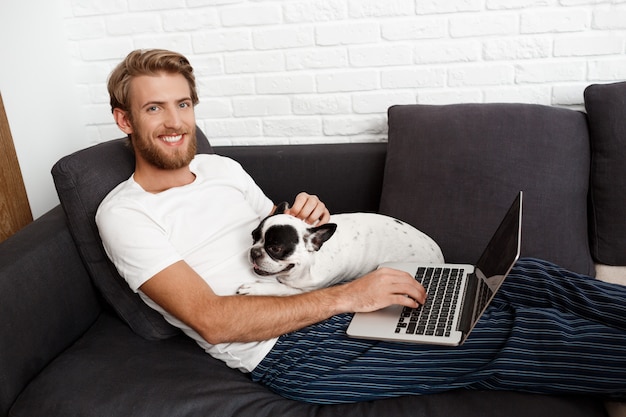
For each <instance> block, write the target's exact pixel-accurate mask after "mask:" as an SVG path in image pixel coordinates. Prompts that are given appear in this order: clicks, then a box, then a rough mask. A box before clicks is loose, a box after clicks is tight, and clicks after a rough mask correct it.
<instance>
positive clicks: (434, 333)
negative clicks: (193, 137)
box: [346, 191, 523, 346]
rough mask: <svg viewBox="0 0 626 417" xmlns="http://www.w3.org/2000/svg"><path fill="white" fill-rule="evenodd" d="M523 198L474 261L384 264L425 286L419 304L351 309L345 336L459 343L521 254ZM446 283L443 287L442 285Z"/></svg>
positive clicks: (468, 332)
mask: <svg viewBox="0 0 626 417" xmlns="http://www.w3.org/2000/svg"><path fill="white" fill-rule="evenodd" d="M522 199H523V193H522V191H520V192H519V194H518V195H517V197H516V198H515V200H514V201H513V204H512V205H511V207H510V208H509V210H508V212H507V213H506V215H505V216H504V219H503V220H502V222H501V223H500V226H498V229H497V230H496V232H495V234H494V235H493V237H492V238H491V240H490V241H489V244H488V245H487V247H486V248H485V250H484V251H483V253H482V255H481V256H480V258H479V260H478V262H477V263H476V265H470V264H416V263H394V262H390V263H385V264H383V265H381V267H383V266H385V267H390V268H395V269H399V270H402V271H406V272H408V273H409V274H411V275H413V276H415V279H417V280H419V281H420V282H421V283H422V285H423V286H424V287H425V288H426V292H427V294H428V296H427V299H426V303H425V304H424V305H422V306H420V307H418V308H408V307H404V306H400V305H392V306H389V307H387V308H384V309H382V310H378V311H374V312H370V313H356V314H355V315H354V317H353V318H352V321H351V322H350V325H349V326H348V329H347V330H346V332H347V334H348V336H351V337H356V338H365V339H378V340H393V341H401V342H415V343H431V344H437V345H447V346H458V345H460V344H462V343H463V342H464V341H465V340H466V339H467V337H468V335H469V334H470V332H471V331H472V329H473V328H474V326H475V325H476V323H477V322H478V319H479V318H480V316H481V315H482V314H483V312H484V311H485V309H486V308H487V306H488V305H489V303H490V302H491V300H492V299H493V297H494V295H495V294H496V292H497V291H498V289H499V288H500V286H501V285H502V283H503V282H504V280H505V278H506V276H507V275H508V273H509V272H510V271H511V268H512V267H513V265H514V264H515V262H516V261H517V259H518V258H519V256H520V251H521V236H522V235H521V233H522ZM444 284H445V285H444Z"/></svg>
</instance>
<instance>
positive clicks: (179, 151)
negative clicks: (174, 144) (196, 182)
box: [131, 126, 198, 170]
mask: <svg viewBox="0 0 626 417" xmlns="http://www.w3.org/2000/svg"><path fill="white" fill-rule="evenodd" d="M133 132H135V133H134V134H133V135H132V138H131V142H132V144H133V148H134V149H135V152H136V153H137V154H139V155H141V157H142V158H143V159H144V160H145V161H146V162H148V163H149V164H150V165H152V166H154V167H156V168H159V169H163V170H175V169H180V168H184V167H186V166H187V165H189V163H190V162H191V160H192V159H193V158H194V157H195V156H196V151H197V147H198V146H197V140H196V127H195V126H193V127H191V128H190V129H186V131H185V132H184V134H185V136H186V137H187V138H186V140H187V146H185V147H184V148H183V147H181V148H176V149H173V150H172V151H171V152H164V151H163V149H161V148H160V147H159V146H157V144H156V143H154V141H153V140H152V138H151V137H150V135H149V134H146V133H145V132H143V130H142V129H141V128H138V126H133ZM166 133H167V132H166ZM177 133H181V132H177Z"/></svg>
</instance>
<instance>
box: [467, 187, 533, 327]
mask: <svg viewBox="0 0 626 417" xmlns="http://www.w3.org/2000/svg"><path fill="white" fill-rule="evenodd" d="M522 194H523V193H522V192H521V191H520V192H519V194H518V195H517V197H516V198H515V201H513V204H512V205H511V207H510V208H509V211H508V212H507V214H506V216H505V217H504V219H503V220H502V222H501V223H500V226H498V229H497V230H496V232H495V233H494V235H493V237H492V238H491V240H490V241H489V244H488V245H487V247H486V248H485V250H484V252H483V254H482V255H481V256H480V259H479V260H478V262H477V263H476V276H477V277H478V278H479V280H480V281H482V282H483V283H484V284H486V286H485V285H480V284H479V291H480V288H481V287H483V289H482V291H483V292H484V294H482V296H480V294H479V297H477V299H478V301H477V302H478V304H477V306H476V308H475V309H474V317H475V318H478V317H480V315H481V314H482V312H483V310H484V308H485V307H486V306H487V304H488V303H489V301H490V300H491V298H492V297H493V295H494V294H495V292H496V291H497V290H498V288H500V285H502V282H503V281H504V277H505V276H506V275H507V274H508V273H509V271H510V270H511V268H512V267H513V265H514V264H515V262H516V261H517V259H518V258H519V255H520V250H521V238H522ZM485 287H486V288H485Z"/></svg>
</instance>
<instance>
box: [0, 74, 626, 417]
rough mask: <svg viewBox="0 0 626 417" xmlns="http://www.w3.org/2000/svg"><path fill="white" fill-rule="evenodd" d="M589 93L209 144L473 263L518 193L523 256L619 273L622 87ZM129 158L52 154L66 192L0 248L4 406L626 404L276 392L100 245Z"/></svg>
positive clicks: (112, 409) (394, 411) (511, 407)
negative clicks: (259, 142) (364, 132)
mask: <svg viewBox="0 0 626 417" xmlns="http://www.w3.org/2000/svg"><path fill="white" fill-rule="evenodd" d="M585 107H586V111H579V110H575V109H567V108H558V107H553V106H543V105H536V104H524V103H509V104H507V103H497V104H454V105H401V106H393V107H391V108H390V109H389V112H388V120H389V132H388V140H387V141H386V142H384V143H382V142H381V143H342V144H307V145H293V146H243V147H240V146H234V147H211V146H210V144H209V142H208V140H207V139H206V137H205V136H204V134H203V133H202V132H201V131H199V132H198V139H199V147H198V152H202V153H208V152H215V153H218V154H222V155H225V156H229V157H231V158H233V159H235V160H237V161H239V162H240V163H241V164H242V165H243V167H244V168H245V169H246V170H247V171H248V172H249V173H250V174H251V175H252V177H253V178H255V180H256V181H257V183H258V184H259V185H260V186H261V187H262V188H263V189H264V190H265V191H266V193H267V195H268V196H269V197H270V198H272V199H273V200H274V201H275V202H279V201H283V200H286V201H292V199H293V197H294V196H295V194H296V193H297V192H299V191H303V190H304V191H307V192H309V193H313V194H317V195H319V196H320V198H321V199H322V200H323V201H324V202H325V203H326V204H327V206H328V207H329V208H330V210H331V211H332V212H335V213H338V212H351V211H378V212H381V213H385V214H388V215H392V216H395V217H397V218H400V219H403V220H405V221H407V222H410V223H412V224H413V225H414V226H416V227H417V228H419V229H421V230H423V231H424V232H426V233H427V234H429V235H430V236H432V237H433V238H434V239H435V240H436V241H437V242H438V243H439V244H440V246H441V247H442V250H443V253H444V255H445V257H446V259H447V260H448V261H450V262H474V261H475V260H476V259H477V257H478V256H479V254H480V251H481V248H483V247H484V245H485V243H486V241H487V239H488V238H489V236H490V235H491V233H492V232H493V231H494V229H495V227H496V226H497V224H498V221H499V220H500V218H501V217H502V215H503V213H504V212H505V211H506V209H507V207H508V205H509V204H510V202H511V201H512V199H513V198H514V196H515V194H516V193H517V192H518V191H519V190H524V192H525V208H524V213H525V214H524V225H523V232H522V239H523V245H522V246H523V247H522V256H534V257H540V258H543V259H547V260H550V261H553V262H556V263H558V264H561V265H563V266H566V267H567V268H569V269H572V270H575V271H577V272H581V273H586V274H589V275H592V276H593V275H595V274H596V271H602V276H601V277H599V278H602V279H612V280H616V281H619V280H620V279H622V276H623V275H626V274H623V273H624V265H626V222H624V214H625V211H626V210H625V207H626V206H625V204H626V184H625V182H626V164H625V163H624V162H625V161H626V143H625V142H626V83H614V84H605V85H600V84H597V85H590V86H589V87H587V89H586V90H585ZM132 170H133V155H132V153H131V151H130V150H129V149H128V147H127V146H126V145H125V143H124V139H115V140H111V141H107V142H103V143H100V144H97V145H95V146H92V147H90V148H87V149H83V150H80V151H78V152H76V153H74V154H72V155H68V156H66V157H64V158H62V159H61V160H60V161H59V162H58V163H57V164H55V166H54V167H53V168H52V175H53V178H54V182H55V186H56V189H57V192H58V195H59V200H60V202H61V204H60V205H59V206H57V207H55V208H53V209H52V210H51V211H49V212H48V213H46V214H44V215H43V216H41V217H39V218H38V219H36V220H35V221H34V222H33V223H31V224H30V225H28V226H27V227H25V228H24V229H22V230H21V231H19V232H18V233H16V234H15V235H13V236H12V237H11V238H9V239H8V240H6V241H5V242H3V243H1V244H0V297H1V301H0V323H1V327H0V329H1V330H0V331H1V332H2V335H1V337H0V416H11V417H26V416H28V417H36V416H45V417H53V416H62V417H71V416H91V417H94V416H103V417H104V416H107V417H110V416H144V417H160V416H163V417H165V416H167V417H172V416H180V417H191V416H203V417H207V416H219V417H226V416H238V417H239V416H251V417H262V416H272V417H274V416H298V417H300V416H320V417H322V416H342V417H347V416H381V415H388V416H404V415H406V416H408V415H411V416H425V417H426V416H428V417H438V416H442V417H443V416H468V417H471V416H476V417H478V416H480V417H488V416H507V417H514V416H535V417H539V416H547V417H559V416H567V417H576V416H580V417H583V416H584V417H593V416H606V415H607V413H612V414H613V415H617V414H618V413H620V412H622V411H623V410H624V404H623V403H619V402H616V400H615V399H612V400H611V399H609V398H602V397H596V396H591V395H558V396H557V395H535V394H527V393H523V392H497V391H471V390H457V391H451V392H446V393H442V394H436V395H424V396H406V397H400V398H395V399H389V400H380V401H374V402H363V403H354V404H342V405H332V406H330V405H324V406H321V405H312V404H307V403H300V402H295V401H291V400H287V399H284V398H281V397H279V396H278V395H276V394H274V393H272V392H270V391H269V390H267V389H266V388H264V387H263V386H261V385H258V384H256V383H253V382H251V381H250V379H249V377H248V376H247V375H245V374H243V373H240V372H239V371H236V370H233V369H229V368H228V367H226V366H225V365H224V364H223V363H221V362H219V361H217V360H215V359H213V358H211V357H210V356H208V355H207V354H205V353H204V352H203V351H202V349H200V348H199V347H198V346H197V345H196V344H195V343H194V342H193V341H191V340H190V339H188V338H186V337H185V336H184V335H182V334H181V333H180V332H179V331H178V330H177V329H174V328H173V327H171V326H170V325H169V324H167V323H166V322H165V321H164V320H163V319H162V317H161V316H159V315H158V314H156V313H155V312H154V311H153V310H150V309H149V308H147V307H146V306H145V305H143V303H141V301H140V300H139V299H138V297H137V295H136V294H134V293H132V292H131V291H130V290H129V289H128V287H127V286H126V285H125V283H124V281H123V280H122V279H121V278H120V277H119V275H118V274H117V271H116V270H115V268H114V267H113V266H112V264H111V263H110V262H109V261H108V259H107V258H106V255H105V254H104V252H103V250H102V246H101V243H100V241H99V237H98V231H97V228H96V226H95V222H94V214H95V210H96V208H97V206H98V204H99V202H100V201H101V200H102V198H103V197H104V196H105V195H106V194H107V193H108V192H109V191H110V190H111V189H112V188H113V187H114V186H115V185H116V184H118V183H119V182H121V181H123V180H124V179H126V178H127V177H128V176H129V175H130V174H131V172H132ZM225 209H227V208H225ZM523 388H524V387H523V386H520V389H523ZM616 388H618V387H616ZM619 388H624V387H619ZM609 400H611V401H609Z"/></svg>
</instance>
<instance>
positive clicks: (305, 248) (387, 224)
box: [237, 203, 443, 295]
mask: <svg viewBox="0 0 626 417" xmlns="http://www.w3.org/2000/svg"><path fill="white" fill-rule="evenodd" d="M287 208H288V206H287V203H281V204H280V205H279V206H278V207H277V209H276V211H275V213H276V214H273V215H270V216H268V217H266V218H265V219H264V220H262V221H261V223H260V224H259V226H258V227H257V228H256V229H254V231H253V232H252V239H253V245H252V247H251V248H250V251H249V256H248V257H249V260H250V263H251V264H252V268H253V270H254V272H255V273H256V274H257V275H258V276H259V279H258V280H257V281H256V282H253V283H248V284H243V285H242V286H240V287H239V289H238V291H237V293H238V294H246V295H289V294H297V293H301V292H305V291H311V290H314V289H318V288H322V287H327V286H331V285H334V284H337V283H340V282H346V281H349V280H353V279H355V278H358V277H360V276H362V275H364V274H366V273H368V272H371V271H373V270H375V269H376V268H377V267H378V266H379V265H380V264H382V263H384V262H391V261H394V262H411V261H419V262H427V263H442V262H443V255H442V252H441V249H440V248H439V245H437V243H435V241H434V240H433V239H431V238H430V237H429V236H427V235H426V234H424V233H422V232H421V231H419V230H417V229H416V228H414V227H413V226H411V225H409V224H407V223H405V222H402V221H400V220H397V219H394V218H392V217H388V216H384V215H380V214H373V213H350V214H336V215H332V216H331V219H330V222H329V223H326V224H323V225H321V226H311V225H309V224H307V223H306V222H304V221H303V220H300V219H298V218H296V217H293V216H291V215H288V214H283V213H284V212H285V210H286V209H287ZM331 238H332V239H331Z"/></svg>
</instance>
